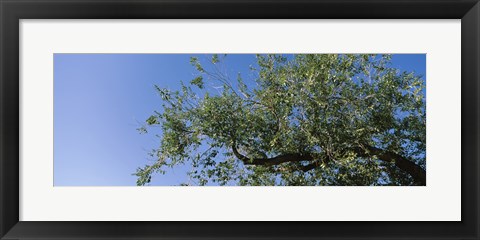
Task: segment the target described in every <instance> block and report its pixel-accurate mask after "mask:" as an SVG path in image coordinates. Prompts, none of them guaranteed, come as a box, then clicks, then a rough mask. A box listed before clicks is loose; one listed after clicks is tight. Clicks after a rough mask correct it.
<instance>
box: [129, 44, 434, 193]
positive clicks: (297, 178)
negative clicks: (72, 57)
mask: <svg viewBox="0 0 480 240" xmlns="http://www.w3.org/2000/svg"><path fill="white" fill-rule="evenodd" d="M224 59H225V56H221V57H219V56H218V55H213V57H211V61H210V62H209V63H208V64H202V62H201V61H200V60H199V59H198V58H194V57H193V58H192V59H191V64H192V65H193V66H194V67H195V69H196V71H197V73H198V74H197V76H195V78H194V79H193V80H192V81H190V84H183V83H182V85H181V90H179V91H170V90H168V89H164V88H161V87H159V86H156V90H157V91H158V93H159V94H160V96H161V98H162V104H163V105H162V108H163V109H162V111H161V112H155V113H154V114H153V115H152V116H150V117H149V118H148V119H147V121H146V126H145V127H142V128H141V131H142V132H145V133H146V132H148V129H150V128H151V127H152V126H160V127H161V130H162V134H161V136H160V146H159V147H158V149H154V151H153V152H152V155H151V156H153V157H154V158H155V162H154V164H152V165H148V166H145V167H143V168H139V169H138V170H137V173H136V175H137V176H138V181H137V184H138V185H145V184H148V183H149V182H150V179H151V176H152V174H154V173H160V174H161V173H165V171H167V170H168V169H169V168H173V167H176V166H179V165H188V166H191V169H192V170H191V171H190V172H189V173H188V174H189V176H190V181H189V182H186V183H184V184H182V185H206V184H219V185H425V184H426V183H425V181H426V180H425V178H426V177H425V176H426V175H425V168H426V166H425V148H426V146H425V143H426V131H425V127H426V113H425V81H424V80H423V79H422V78H421V77H420V76H416V75H415V74H414V73H409V72H401V71H399V70H397V69H395V68H394V67H392V64H391V56H389V55H365V54H355V55H351V54H298V55H257V58H256V59H257V62H256V63H255V64H254V65H253V66H251V73H250V74H249V76H251V77H250V79H248V81H244V79H243V76H242V75H241V74H238V77H237V79H236V80H235V81H232V80H231V79H230V78H229V77H228V73H227V72H226V71H225V70H224V69H225V68H224V67H222V64H223V62H224ZM247 82H248V84H247Z"/></svg>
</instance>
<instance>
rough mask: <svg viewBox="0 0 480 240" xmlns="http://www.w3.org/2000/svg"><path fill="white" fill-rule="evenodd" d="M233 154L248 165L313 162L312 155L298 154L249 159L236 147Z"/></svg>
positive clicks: (233, 148)
mask: <svg viewBox="0 0 480 240" xmlns="http://www.w3.org/2000/svg"><path fill="white" fill-rule="evenodd" d="M232 150H233V154H234V155H235V156H236V157H237V158H238V159H240V160H242V161H243V163H244V164H246V165H266V166H272V165H278V164H281V163H285V162H300V161H311V160H313V156H312V155H311V154H298V153H289V154H283V155H279V156H276V157H273V158H249V157H247V156H245V155H242V154H241V153H239V152H238V150H237V148H236V147H232Z"/></svg>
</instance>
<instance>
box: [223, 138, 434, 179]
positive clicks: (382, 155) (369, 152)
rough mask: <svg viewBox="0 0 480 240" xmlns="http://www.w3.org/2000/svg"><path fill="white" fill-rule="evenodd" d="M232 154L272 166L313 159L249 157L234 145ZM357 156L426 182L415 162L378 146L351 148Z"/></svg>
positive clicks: (313, 165) (299, 156) (248, 162)
mask: <svg viewBox="0 0 480 240" xmlns="http://www.w3.org/2000/svg"><path fill="white" fill-rule="evenodd" d="M232 150H233V154H234V155H235V156H236V157H237V158H238V159H240V160H242V161H243V162H244V164H246V165H265V166H272V165H278V164H282V163H286V162H300V161H312V160H315V158H314V157H313V154H309V153H303V154H298V153H289V154H283V155H279V156H276V157H272V158H249V157H247V156H245V155H242V154H241V153H239V152H238V150H237V148H236V147H235V146H233V147H232ZM352 150H353V151H354V152H355V153H356V154H357V156H359V157H372V156H376V157H377V158H378V159H379V160H381V161H385V162H392V163H394V164H395V166H397V167H398V168H399V169H401V170H402V171H405V172H407V173H408V174H410V176H411V177H412V178H413V180H414V182H415V184H416V185H421V186H425V185H426V182H427V174H426V172H425V170H424V169H423V168H422V167H420V166H418V165H417V164H415V163H414V162H412V161H410V160H408V159H407V158H405V157H403V156H401V155H399V154H397V153H394V152H391V151H386V150H383V149H380V148H376V147H373V146H366V147H363V148H360V147H357V148H353V149H352ZM318 166H319V164H318V162H312V163H310V164H308V165H306V166H303V167H301V169H300V170H302V171H305V172H306V171H310V170H312V169H314V168H316V167H318Z"/></svg>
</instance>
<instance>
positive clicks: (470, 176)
mask: <svg viewBox="0 0 480 240" xmlns="http://www.w3.org/2000/svg"><path fill="white" fill-rule="evenodd" d="M0 15H1V18H0V21H1V23H0V26H1V29H0V37H1V39H0V53H1V54H0V66H1V70H0V71H1V76H0V77H1V79H0V94H1V96H0V101H1V102H0V108H1V109H0V123H1V124H0V164H1V165H0V166H1V169H0V171H1V172H0V238H1V239H27V238H28V239H116V238H118V239H480V229H479V225H480V223H479V210H480V208H479V200H480V198H479V175H480V170H479V151H478V149H479V148H478V147H479V145H478V143H479V141H478V140H479V134H478V126H479V120H480V119H479V113H480V112H479V102H480V101H479V100H480V98H479V77H480V76H479V75H480V71H479V70H480V61H479V59H480V4H479V3H478V0H417V1H411V0H357V1H352V0H310V1H308V0H301V1H295V0H257V1H254V0H230V1H227V0H137V1H134V0H117V1H109V0H97V1H93V0H62V1H59V0H37V1H35V0H0ZM162 18H169V19H205V18H208V19H236V18H250V19H267V18H268V19H283V18H285V19H310V18H312V19H461V44H462V46H461V61H462V67H461V76H462V80H461V81H462V82H461V94H462V96H461V101H462V107H461V119H462V120H461V124H462V132H461V141H462V147H461V150H462V159H461V161H462V167H461V171H462V172H461V174H462V176H461V181H462V189H461V192H462V196H461V197H462V200H461V204H462V209H461V215H462V221H460V222H25V221H19V150H20V149H19V140H20V139H19V120H20V118H19V20H20V19H162ZM445 47H448V46H445ZM446 194H448V193H446ZM439 211H442V209H439Z"/></svg>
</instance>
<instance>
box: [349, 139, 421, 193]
mask: <svg viewBox="0 0 480 240" xmlns="http://www.w3.org/2000/svg"><path fill="white" fill-rule="evenodd" d="M354 152H355V153H356V154H357V156H360V157H371V156H373V155H375V156H377V157H378V159H379V160H382V161H385V162H393V163H395V166H397V167H398V168H400V169H401V170H403V171H405V172H407V173H408V174H410V176H412V178H413V180H414V181H415V184H417V185H421V186H426V184H427V173H426V171H425V170H424V169H423V168H422V167H420V166H418V165H417V164H415V163H414V162H412V161H410V160H408V159H407V158H405V157H403V156H401V155H400V154H397V153H394V152H391V151H386V150H383V149H380V148H377V147H373V146H365V149H363V148H360V147H357V148H355V149H354Z"/></svg>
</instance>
